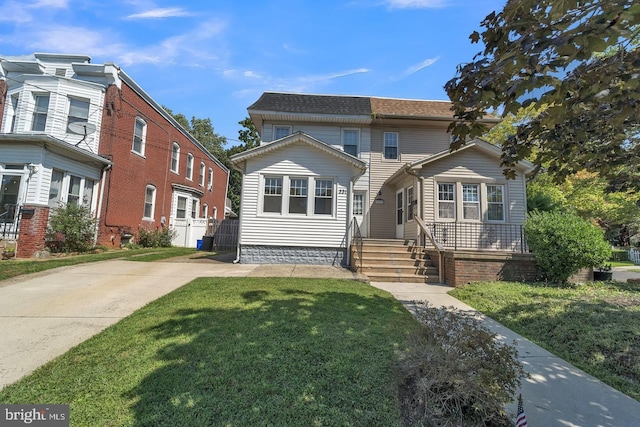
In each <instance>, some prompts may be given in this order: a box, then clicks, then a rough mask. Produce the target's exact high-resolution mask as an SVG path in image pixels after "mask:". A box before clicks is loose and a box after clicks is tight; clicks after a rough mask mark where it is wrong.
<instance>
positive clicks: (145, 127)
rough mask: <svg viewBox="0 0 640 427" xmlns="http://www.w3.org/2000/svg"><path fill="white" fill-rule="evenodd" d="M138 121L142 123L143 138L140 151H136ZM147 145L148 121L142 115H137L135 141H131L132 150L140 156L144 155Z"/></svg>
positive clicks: (134, 132)
mask: <svg viewBox="0 0 640 427" xmlns="http://www.w3.org/2000/svg"><path fill="white" fill-rule="evenodd" d="M138 123H142V138H141V139H140V151H136V149H135V142H136V127H137V124H138ZM146 146H147V122H146V121H145V120H144V119H143V118H142V117H136V120H135V122H134V123H133V141H131V152H132V153H134V154H137V155H139V156H142V157H144V153H145V149H146Z"/></svg>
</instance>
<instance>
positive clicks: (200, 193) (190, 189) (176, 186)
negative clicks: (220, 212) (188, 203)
mask: <svg viewBox="0 0 640 427" xmlns="http://www.w3.org/2000/svg"><path fill="white" fill-rule="evenodd" d="M171 188H173V189H174V190H180V191H184V192H186V193H191V194H195V195H196V196H199V197H202V196H204V191H202V190H200V189H199V188H195V187H189V186H188V185H182V184H171Z"/></svg>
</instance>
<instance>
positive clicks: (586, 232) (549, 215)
mask: <svg viewBox="0 0 640 427" xmlns="http://www.w3.org/2000/svg"><path fill="white" fill-rule="evenodd" d="M524 231H525V234H526V236H527V243H528V244H529V248H530V249H531V251H532V252H533V254H534V255H535V257H536V261H537V263H538V266H539V267H540V269H541V270H542V272H543V273H544V275H545V276H546V277H547V278H548V279H549V280H551V281H553V282H558V283H565V282H566V281H567V279H568V278H569V277H571V276H572V275H574V274H575V273H577V272H578V271H580V269H582V268H591V267H595V266H599V265H603V264H605V263H606V262H607V261H608V260H609V258H610V257H611V246H609V243H607V242H606V241H605V240H604V233H603V231H602V229H600V228H599V227H597V226H595V225H593V224H591V223H589V222H587V221H586V220H584V219H582V218H580V217H578V216H576V215H573V214H570V213H567V212H531V213H529V216H528V218H527V221H526V222H525V224H524Z"/></svg>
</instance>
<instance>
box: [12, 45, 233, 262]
mask: <svg viewBox="0 0 640 427" xmlns="http://www.w3.org/2000/svg"><path fill="white" fill-rule="evenodd" d="M228 175H229V171H228V169H227V168H226V167H225V166H224V165H223V164H222V163H220V161H218V159H216V158H215V157H214V156H213V155H212V154H211V153H209V152H208V151H207V150H206V149H205V148H204V147H203V146H202V145H201V144H200V143H199V142H198V141H197V140H196V139H195V138H194V137H193V136H191V135H190V134H189V133H188V132H187V131H186V130H185V129H184V128H183V127H182V126H181V125H180V124H178V123H177V122H176V121H175V120H174V119H173V117H171V115H169V114H168V113H167V112H165V111H164V110H163V109H162V107H161V106H160V105H159V104H158V103H157V102H156V101H155V100H153V98H151V96H150V95H149V94H147V93H146V92H145V91H144V90H143V89H142V88H141V87H140V86H139V85H138V84H137V83H136V82H135V81H134V80H133V79H132V78H131V77H130V76H129V75H127V74H126V73H125V72H124V71H123V70H122V69H120V68H119V67H118V66H117V65H115V64H113V63H105V64H92V63H91V59H90V57H88V56H84V55H66V54H44V53H36V54H33V55H32V56H31V57H29V58H27V59H24V58H0V181H1V182H2V186H1V187H0V239H2V241H4V245H5V246H6V245H7V242H11V244H13V245H16V246H17V251H16V252H17V256H18V257H30V256H32V255H33V254H34V253H36V252H37V251H39V250H42V249H43V248H44V247H45V231H46V225H47V221H48V218H49V215H50V212H51V210H52V209H55V208H56V207H57V206H59V205H60V203H82V204H84V205H86V206H87V207H89V208H90V210H91V212H92V213H93V214H94V216H95V218H96V220H97V223H98V235H97V237H96V241H97V243H98V244H103V245H108V246H119V245H120V244H122V243H127V242H130V241H135V239H136V237H137V233H138V231H139V229H140V228H145V229H148V230H153V229H158V228H162V227H170V228H171V229H173V230H175V232H176V233H175V238H174V241H173V243H174V245H176V246H191V247H195V244H196V240H197V239H200V238H201V237H202V235H203V234H204V233H205V230H206V226H207V222H208V221H209V219H211V218H215V219H223V218H224V215H225V201H226V195H227V184H228ZM2 245H3V243H2V242H0V246H2Z"/></svg>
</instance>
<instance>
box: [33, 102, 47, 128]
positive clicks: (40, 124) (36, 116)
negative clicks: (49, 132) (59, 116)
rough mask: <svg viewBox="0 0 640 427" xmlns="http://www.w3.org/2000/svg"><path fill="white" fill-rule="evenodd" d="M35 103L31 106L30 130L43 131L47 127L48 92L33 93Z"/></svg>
mask: <svg viewBox="0 0 640 427" xmlns="http://www.w3.org/2000/svg"><path fill="white" fill-rule="evenodd" d="M34 101H35V105H34V108H33V121H32V122H31V130H32V131H34V132H44V130H45V128H46V127H47V112H48V111H49V94H42V95H35V96H34Z"/></svg>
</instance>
